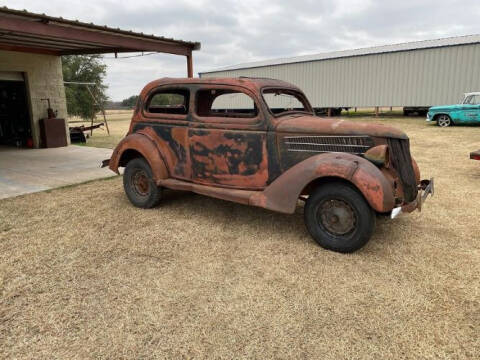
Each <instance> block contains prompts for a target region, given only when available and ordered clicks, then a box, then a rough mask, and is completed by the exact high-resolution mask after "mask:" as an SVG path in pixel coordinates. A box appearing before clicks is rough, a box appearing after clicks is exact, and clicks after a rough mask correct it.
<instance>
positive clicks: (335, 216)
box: [318, 200, 357, 235]
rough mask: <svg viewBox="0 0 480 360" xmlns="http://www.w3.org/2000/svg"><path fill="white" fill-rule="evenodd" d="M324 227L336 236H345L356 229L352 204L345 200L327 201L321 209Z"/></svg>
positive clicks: (321, 220) (320, 215) (321, 219)
mask: <svg viewBox="0 0 480 360" xmlns="http://www.w3.org/2000/svg"><path fill="white" fill-rule="evenodd" d="M318 215H319V220H320V223H321V224H322V226H323V227H324V228H325V229H326V230H327V231H328V232H330V233H332V234H335V235H345V234H347V233H349V232H351V231H352V230H353V229H354V228H355V223H356V220H357V218H356V216H355V212H354V211H353V209H352V207H351V206H350V204H348V203H347V202H345V201H343V200H327V201H325V202H323V203H322V204H321V205H320V207H319V212H318Z"/></svg>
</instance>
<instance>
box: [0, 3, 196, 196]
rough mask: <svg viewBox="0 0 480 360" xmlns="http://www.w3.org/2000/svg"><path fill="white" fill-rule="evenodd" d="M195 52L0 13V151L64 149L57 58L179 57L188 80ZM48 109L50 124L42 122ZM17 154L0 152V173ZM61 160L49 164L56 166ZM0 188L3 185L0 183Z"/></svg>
mask: <svg viewBox="0 0 480 360" xmlns="http://www.w3.org/2000/svg"><path fill="white" fill-rule="evenodd" d="M198 49H200V43H198V42H188V41H182V40H175V39H170V38H166V37H161V36H155V35H146V34H143V33H136V32H133V31H128V30H121V29H114V28H111V27H108V26H100V25H94V24H92V23H84V22H80V21H78V20H67V19H63V18H59V17H52V16H48V15H45V14H36V13H31V12H28V11H25V10H24V11H19V10H13V9H8V8H6V7H4V8H0V147H8V148H10V149H12V148H29V147H33V148H44V147H47V146H48V147H49V144H53V146H62V145H63V146H65V145H68V144H69V142H70V139H69V133H68V124H67V121H66V119H67V106H66V99H65V89H64V83H63V75H62V63H61V56H62V55H81V54H104V53H114V54H115V56H116V55H117V54H118V53H124V52H144V51H148V52H158V53H167V54H173V55H180V56H183V57H185V59H186V70H187V76H188V77H193V61H192V51H194V50H198ZM132 70H133V69H132ZM48 104H50V107H51V109H52V110H53V114H52V112H50V117H51V118H53V119H48V120H45V119H47V118H48V113H47V109H48V107H49V105H48ZM51 140H54V141H51ZM20 153H21V154H22V157H23V159H24V160H25V156H28V152H27V153H25V152H14V151H5V150H4V151H0V170H1V169H2V168H4V167H5V164H6V163H7V159H6V157H12V156H13V157H15V156H18V154H20ZM32 154H33V152H32ZM61 154H62V152H61V151H60V152H58V153H56V154H55V157H53V158H52V159H51V161H52V162H54V161H61V159H60V158H59V156H61ZM11 160H12V159H11V158H9V159H8V161H9V163H11ZM17 163H18V162H17ZM97 165H98V163H95V164H92V166H95V167H96V166H97ZM2 186H6V185H5V184H3V185H2V179H1V178H0V187H2Z"/></svg>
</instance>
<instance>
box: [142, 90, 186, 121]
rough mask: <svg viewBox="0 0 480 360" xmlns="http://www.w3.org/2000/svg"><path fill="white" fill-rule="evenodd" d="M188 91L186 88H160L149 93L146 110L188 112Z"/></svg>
mask: <svg viewBox="0 0 480 360" xmlns="http://www.w3.org/2000/svg"><path fill="white" fill-rule="evenodd" d="M189 97H190V92H189V91H188V90H186V89H174V90H160V91H156V92H154V93H153V94H152V95H150V97H149V99H148V101H147V106H146V110H147V112H149V113H152V114H178V115H185V114H188V103H189Z"/></svg>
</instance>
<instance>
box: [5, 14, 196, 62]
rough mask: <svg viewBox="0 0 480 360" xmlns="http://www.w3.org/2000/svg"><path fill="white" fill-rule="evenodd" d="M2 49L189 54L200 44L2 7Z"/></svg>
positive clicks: (61, 53) (87, 52) (72, 52)
mask: <svg viewBox="0 0 480 360" xmlns="http://www.w3.org/2000/svg"><path fill="white" fill-rule="evenodd" d="M0 49H4V50H12V51H25V52H37V53H46V54H52V55H72V54H100V53H113V52H135V51H157V52H165V53H170V54H176V55H189V54H191V52H192V50H199V49H200V43H199V42H188V41H183V40H175V39H170V38H166V37H162V36H155V35H147V34H143V33H138V32H133V31H128V30H121V29H119V28H116V29H115V28H111V27H108V26H106V25H105V26H100V25H95V24H93V23H85V22H81V21H78V20H68V19H63V18H61V17H53V16H48V15H45V14H37V13H32V12H28V11H26V10H14V9H9V8H7V7H3V8H0Z"/></svg>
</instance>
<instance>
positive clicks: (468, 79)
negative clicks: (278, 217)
mask: <svg viewBox="0 0 480 360" xmlns="http://www.w3.org/2000/svg"><path fill="white" fill-rule="evenodd" d="M199 75H200V77H238V76H251V77H269V78H275V79H281V80H285V81H288V82H291V83H293V84H295V85H297V86H299V87H300V88H301V89H303V90H304V91H305V93H306V94H307V96H308V98H309V99H310V101H311V102H312V105H313V106H314V107H315V108H342V107H343V108H346V107H390V106H395V107H397V106H402V107H429V106H433V105H440V104H451V103H457V102H459V101H460V100H461V99H462V96H463V94H464V93H466V92H471V91H480V35H469V36H462V37H452V38H445V39H438V40H427V41H418V42H410V43H404V44H396V45H387V46H377V47H371V48H364V49H357V50H347V51H336V52H329V53H322V54H317V55H306V56H298V57H292V58H282V59H276V60H268V61H258V62H252V63H245V64H239V65H234V66H228V67H224V68H220V69H216V70H212V71H205V72H201V73H200V74H199Z"/></svg>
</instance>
